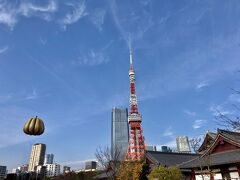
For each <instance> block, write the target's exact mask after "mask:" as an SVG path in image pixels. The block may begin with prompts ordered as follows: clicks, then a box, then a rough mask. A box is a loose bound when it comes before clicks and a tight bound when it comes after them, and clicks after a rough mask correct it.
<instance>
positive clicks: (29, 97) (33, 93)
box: [26, 89, 38, 100]
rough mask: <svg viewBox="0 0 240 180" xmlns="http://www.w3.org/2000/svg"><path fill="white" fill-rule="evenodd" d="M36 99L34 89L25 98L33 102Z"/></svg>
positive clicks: (36, 95)
mask: <svg viewBox="0 0 240 180" xmlns="http://www.w3.org/2000/svg"><path fill="white" fill-rule="evenodd" d="M37 98H38V94H37V91H36V89H34V90H33V91H32V93H31V94H29V95H27V96H26V99H27V100H34V99H37Z"/></svg>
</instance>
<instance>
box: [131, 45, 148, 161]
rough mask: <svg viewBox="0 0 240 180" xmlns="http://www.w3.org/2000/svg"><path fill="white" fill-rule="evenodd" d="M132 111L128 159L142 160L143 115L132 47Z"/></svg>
mask: <svg viewBox="0 0 240 180" xmlns="http://www.w3.org/2000/svg"><path fill="white" fill-rule="evenodd" d="M129 80H130V112H129V116H128V123H129V131H130V132H129V135H130V137H129V143H128V151H127V155H126V160H130V161H134V160H141V159H142V158H143V157H144V155H145V143H144V137H143V131H142V128H141V122H142V116H141V115H140V114H139V112H138V101H137V95H136V86H135V73H134V69H133V58H132V49H130V70H129Z"/></svg>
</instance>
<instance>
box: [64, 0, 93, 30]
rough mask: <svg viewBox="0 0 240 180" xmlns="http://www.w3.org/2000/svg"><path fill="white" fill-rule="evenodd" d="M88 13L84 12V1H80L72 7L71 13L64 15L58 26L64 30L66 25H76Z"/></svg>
mask: <svg viewBox="0 0 240 180" xmlns="http://www.w3.org/2000/svg"><path fill="white" fill-rule="evenodd" d="M87 14H88V13H87V12H86V6H85V1H82V2H80V3H78V4H76V5H75V6H73V10H72V12H69V13H67V14H66V15H65V17H64V18H63V19H62V20H61V21H60V24H62V25H63V28H64V29H66V27H67V25H70V24H73V23H76V22H77V21H78V20H79V19H81V18H82V17H84V16H86V15H87Z"/></svg>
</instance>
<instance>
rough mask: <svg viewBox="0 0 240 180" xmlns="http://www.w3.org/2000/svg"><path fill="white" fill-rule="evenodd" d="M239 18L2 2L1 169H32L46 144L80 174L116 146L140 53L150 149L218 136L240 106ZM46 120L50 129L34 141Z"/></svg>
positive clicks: (235, 6)
mask: <svg viewBox="0 0 240 180" xmlns="http://www.w3.org/2000/svg"><path fill="white" fill-rule="evenodd" d="M239 17H240V2H239V1H237V0H232V1H225V0H220V1H219V0H213V1H208V0H194V1H178V0H172V1H169V0H161V1H158V0H133V1H127V0H121V1H120V0H119V1H116V0H104V1H93V0H89V1H87V0H86V1H81V0H80V1H57V0H44V1H41V2H39V1H30V0H22V1H7V0H0V127H1V134H0V164H1V165H7V166H8V169H9V170H11V169H12V168H16V167H17V166H20V165H22V164H26V163H28V160H29V155H30V151H31V146H32V144H34V143H37V142H41V143H45V144H47V152H48V153H53V154H54V155H55V161H56V162H57V163H62V164H66V165H69V166H71V167H73V168H76V169H77V168H79V167H80V164H81V162H82V161H84V160H87V159H94V152H95V150H96V148H97V147H98V146H100V145H102V146H104V145H110V137H111V136H110V133H111V130H110V125H111V123H110V122H111V119H110V118H111V108H112V107H128V105H129V80H128V69H129V47H130V46H131V47H132V48H133V58H134V66H135V71H136V80H137V82H136V83H137V95H138V98H139V111H140V113H141V114H142V116H143V122H142V126H143V130H144V136H145V139H146V144H149V145H169V146H175V144H174V143H175V137H176V136H179V135H188V136H189V137H196V136H200V135H203V134H204V133H205V132H206V131H207V130H211V131H215V130H216V128H217V127H218V126H217V124H216V120H215V119H214V114H215V113H216V112H215V111H216V110H220V111H222V112H224V113H225V114H227V115H233V114H234V113H236V112H235V110H234V109H233V107H232V104H239V103H240V98H239V97H238V96H236V95H234V94H233V93H232V91H231V89H230V88H238V87H239V85H238V84H239V70H240V60H239V59H240V21H239ZM36 115H38V116H39V117H40V118H42V119H43V120H44V122H45V126H46V131H45V133H44V135H42V136H40V137H31V136H26V135H25V134H23V132H22V127H23V125H24V123H25V122H26V121H27V120H28V119H29V118H30V117H34V116H36Z"/></svg>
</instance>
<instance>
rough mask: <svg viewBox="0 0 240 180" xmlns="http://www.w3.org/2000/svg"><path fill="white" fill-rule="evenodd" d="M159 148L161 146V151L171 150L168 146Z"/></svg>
mask: <svg viewBox="0 0 240 180" xmlns="http://www.w3.org/2000/svg"><path fill="white" fill-rule="evenodd" d="M161 148H162V152H172V150H171V148H170V147H167V146H162V147H161Z"/></svg>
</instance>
